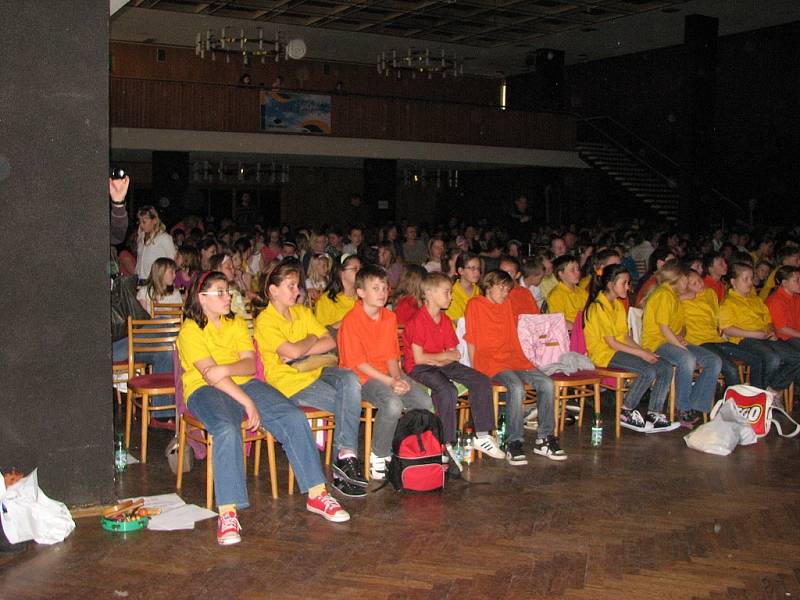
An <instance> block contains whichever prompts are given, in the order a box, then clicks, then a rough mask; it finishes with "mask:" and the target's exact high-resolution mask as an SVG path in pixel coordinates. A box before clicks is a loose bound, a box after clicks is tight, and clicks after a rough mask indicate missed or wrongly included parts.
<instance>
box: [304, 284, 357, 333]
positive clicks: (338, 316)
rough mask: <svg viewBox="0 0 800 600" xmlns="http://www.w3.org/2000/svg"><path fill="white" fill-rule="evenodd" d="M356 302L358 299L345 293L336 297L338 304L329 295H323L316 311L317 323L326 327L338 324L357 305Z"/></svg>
mask: <svg viewBox="0 0 800 600" xmlns="http://www.w3.org/2000/svg"><path fill="white" fill-rule="evenodd" d="M356 300H357V298H351V297H350V296H345V294H344V292H341V293H339V294H338V295H337V296H336V302H334V301H333V300H331V299H330V297H329V296H328V294H322V295H321V296H320V297H319V300H318V301H317V306H316V308H315V309H314V310H315V315H316V317H317V321H319V322H320V324H321V325H323V326H324V327H327V326H328V325H333V324H334V323H338V322H339V321H341V320H342V319H344V316H345V315H346V314H347V313H349V312H350V309H351V308H353V307H354V306H355V305H356Z"/></svg>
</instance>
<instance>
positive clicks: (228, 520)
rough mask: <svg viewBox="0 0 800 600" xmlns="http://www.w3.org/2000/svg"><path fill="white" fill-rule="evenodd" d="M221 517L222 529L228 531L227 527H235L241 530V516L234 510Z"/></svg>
mask: <svg viewBox="0 0 800 600" xmlns="http://www.w3.org/2000/svg"><path fill="white" fill-rule="evenodd" d="M219 518H220V519H221V522H220V530H221V531H226V530H227V529H230V528H233V529H235V530H236V531H239V530H240V529H241V528H242V526H241V525H239V518H238V517H237V515H236V513H233V512H226V513H224V514H222V515H220V517H219Z"/></svg>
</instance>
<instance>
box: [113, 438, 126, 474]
mask: <svg viewBox="0 0 800 600" xmlns="http://www.w3.org/2000/svg"><path fill="white" fill-rule="evenodd" d="M127 467H128V451H127V450H125V446H124V445H123V444H122V432H121V431H120V432H119V433H117V441H116V443H115V444H114V468H115V469H116V470H117V471H124V470H125V469H126V468H127Z"/></svg>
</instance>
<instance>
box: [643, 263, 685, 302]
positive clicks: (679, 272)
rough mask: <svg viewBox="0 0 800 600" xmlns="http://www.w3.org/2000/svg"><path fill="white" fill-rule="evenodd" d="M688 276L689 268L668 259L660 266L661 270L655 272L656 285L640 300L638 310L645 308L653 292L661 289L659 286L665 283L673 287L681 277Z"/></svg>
mask: <svg viewBox="0 0 800 600" xmlns="http://www.w3.org/2000/svg"><path fill="white" fill-rule="evenodd" d="M688 274H689V268H688V267H687V266H686V265H684V264H683V263H680V262H678V261H677V260H676V259H674V258H673V259H670V260H668V261H667V262H665V263H664V264H663V265H661V268H660V269H659V270H658V271H656V284H657V285H654V286H652V287H651V288H650V289H649V290H647V294H645V297H644V298H642V303H641V305H640V308H644V307H645V306H647V301H648V300H650V296H652V295H653V294H654V293H655V291H656V290H657V289H658V288H659V287H661V284H663V283H666V284H667V285H668V286H670V287H673V286H674V285H675V284H676V283H678V281H680V278H681V277H686V276H687V275H688Z"/></svg>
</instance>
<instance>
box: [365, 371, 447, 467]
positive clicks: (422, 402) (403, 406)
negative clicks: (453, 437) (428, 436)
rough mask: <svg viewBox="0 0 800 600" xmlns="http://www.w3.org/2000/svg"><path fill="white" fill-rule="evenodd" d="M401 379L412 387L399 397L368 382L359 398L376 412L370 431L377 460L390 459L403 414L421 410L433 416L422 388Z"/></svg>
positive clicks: (429, 403) (383, 386)
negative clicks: (395, 431) (396, 431)
mask: <svg viewBox="0 0 800 600" xmlns="http://www.w3.org/2000/svg"><path fill="white" fill-rule="evenodd" d="M400 378H401V379H402V380H403V381H405V382H406V383H408V384H409V385H410V386H411V389H410V390H409V391H408V392H406V393H405V394H403V395H402V396H398V395H397V394H395V393H394V392H393V391H392V388H390V387H389V386H388V385H386V384H385V383H381V382H380V381H378V380H377V379H368V380H367V381H366V382H365V383H364V385H362V386H361V397H362V398H363V399H364V400H366V401H367V402H369V403H370V404H372V406H374V407H375V408H377V409H378V412H377V413H375V427H374V429H373V430H372V453H373V454H374V455H375V456H377V457H379V458H386V457H387V456H391V454H392V439H393V438H394V430H395V428H396V427H397V421H398V420H399V419H400V415H401V414H402V413H403V411H404V410H412V409H415V408H421V409H423V410H429V411H431V412H433V402H432V401H431V397H430V396H429V395H428V394H427V393H426V392H425V390H424V389H422V386H421V385H420V384H418V383H417V382H416V381H414V380H413V379H411V378H410V377H409V376H408V375H406V374H405V373H403V374H401V375H400Z"/></svg>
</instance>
